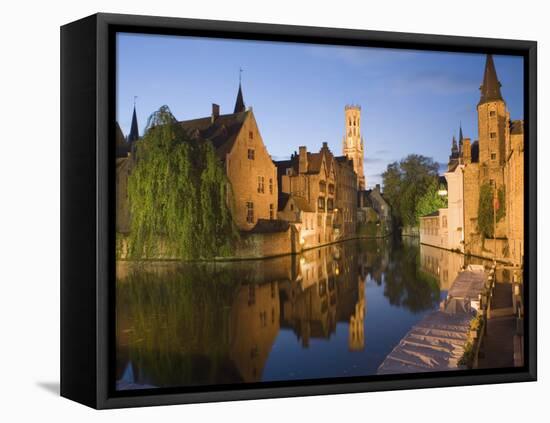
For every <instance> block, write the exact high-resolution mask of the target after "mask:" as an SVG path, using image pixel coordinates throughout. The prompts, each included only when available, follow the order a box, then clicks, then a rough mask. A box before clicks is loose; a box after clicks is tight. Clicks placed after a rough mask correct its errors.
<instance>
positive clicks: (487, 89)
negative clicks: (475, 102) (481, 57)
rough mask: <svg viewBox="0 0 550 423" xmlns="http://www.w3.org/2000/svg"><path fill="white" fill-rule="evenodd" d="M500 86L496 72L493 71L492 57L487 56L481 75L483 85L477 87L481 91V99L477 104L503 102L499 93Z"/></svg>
mask: <svg viewBox="0 0 550 423" xmlns="http://www.w3.org/2000/svg"><path fill="white" fill-rule="evenodd" d="M500 87H501V84H500V82H499V80H498V78H497V71H496V69H495V63H494V62H493V55H491V54H488V55H487V61H486V62H485V73H484V75H483V83H482V84H481V87H479V89H480V91H481V98H480V99H479V104H482V103H487V102H489V101H497V100H501V101H504V100H503V98H502V94H501V93H500Z"/></svg>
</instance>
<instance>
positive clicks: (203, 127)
mask: <svg viewBox="0 0 550 423" xmlns="http://www.w3.org/2000/svg"><path fill="white" fill-rule="evenodd" d="M248 113H250V112H249V111H245V112H241V113H232V114H227V115H220V116H218V117H216V118H215V119H214V120H213V121H212V117H210V116H208V117H204V118H199V119H193V120H186V121H182V122H179V124H180V125H181V127H182V128H183V129H184V130H185V131H186V132H187V134H188V135H189V137H191V138H192V139H196V140H209V141H210V142H212V144H213V145H214V148H215V149H216V152H217V154H218V156H219V157H220V158H221V159H222V160H224V159H225V156H226V154H227V153H229V152H230V151H231V149H232V148H233V144H234V143H235V140H236V139H237V135H238V134H239V132H240V130H241V128H242V125H243V123H244V121H245V119H246V117H247V116H248Z"/></svg>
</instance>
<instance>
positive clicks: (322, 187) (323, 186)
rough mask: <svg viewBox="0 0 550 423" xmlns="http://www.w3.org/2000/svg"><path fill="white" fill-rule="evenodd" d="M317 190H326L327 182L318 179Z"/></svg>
mask: <svg viewBox="0 0 550 423" xmlns="http://www.w3.org/2000/svg"><path fill="white" fill-rule="evenodd" d="M319 191H321V192H327V183H326V182H325V181H319Z"/></svg>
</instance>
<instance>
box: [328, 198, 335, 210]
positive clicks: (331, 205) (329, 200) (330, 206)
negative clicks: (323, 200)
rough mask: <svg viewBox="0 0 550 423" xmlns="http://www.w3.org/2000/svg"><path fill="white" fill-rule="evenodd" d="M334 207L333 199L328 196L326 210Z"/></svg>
mask: <svg viewBox="0 0 550 423" xmlns="http://www.w3.org/2000/svg"><path fill="white" fill-rule="evenodd" d="M333 209H334V200H333V199H332V198H329V199H328V200H327V210H328V211H332V210H333Z"/></svg>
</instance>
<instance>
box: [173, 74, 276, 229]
mask: <svg viewBox="0 0 550 423" xmlns="http://www.w3.org/2000/svg"><path fill="white" fill-rule="evenodd" d="M180 125H181V126H182V127H183V128H184V129H185V130H186V132H187V134H188V135H189V137H191V138H192V139H198V140H205V141H210V142H212V144H213V145H214V148H215V149H216V153H217V154H218V157H219V158H220V160H221V161H222V162H223V164H224V167H225V171H226V174H227V177H228V179H229V181H230V182H231V186H232V191H233V193H232V198H231V199H230V200H229V201H228V203H229V206H230V208H231V212H232V216H233V220H234V221H235V224H236V225H237V227H238V228H239V229H241V230H244V231H248V230H251V229H252V228H254V226H255V225H256V224H257V223H258V221H259V220H261V219H266V220H274V219H276V218H277V194H278V188H277V169H276V167H275V165H274V164H273V162H272V160H271V156H270V155H269V152H268V151H267V149H266V147H265V144H264V142H263V139H262V136H261V134H260V130H259V128H258V124H257V122H256V118H255V117H254V113H253V111H252V108H251V107H250V108H248V109H246V108H245V105H244V101H243V96H242V89H241V86H240V84H239V91H238V95H237V100H236V104H235V109H234V111H233V113H231V114H225V115H222V114H220V107H219V106H218V105H217V104H213V105H212V113H211V115H210V116H207V117H203V118H199V119H193V120H187V121H182V122H180Z"/></svg>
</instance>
